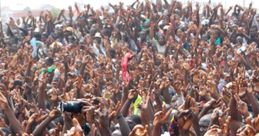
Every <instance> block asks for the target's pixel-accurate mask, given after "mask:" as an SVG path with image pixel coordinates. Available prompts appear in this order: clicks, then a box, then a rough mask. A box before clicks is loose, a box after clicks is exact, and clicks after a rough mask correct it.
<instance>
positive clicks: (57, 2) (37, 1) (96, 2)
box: [0, 0, 259, 10]
mask: <svg viewBox="0 0 259 136" xmlns="http://www.w3.org/2000/svg"><path fill="white" fill-rule="evenodd" d="M119 1H123V2H124V3H125V4H130V3H132V2H133V1H135V0H0V2H1V7H9V8H11V9H12V10H22V9H24V8H25V7H30V8H31V9H35V8H40V7H41V6H42V5H44V4H51V5H54V6H56V7H58V8H67V7H68V6H69V5H73V4H74V3H75V2H77V3H84V4H88V3H89V4H91V5H92V6H93V7H94V8H99V7H100V6H101V5H104V6H105V5H107V4H108V3H109V2H110V3H118V2H119ZM143 1H144V0H143ZM153 1H155V0H153ZM168 1H171V0H168ZM179 1H184V2H186V1H189V0H179ZM191 1H199V2H206V1H209V0H191ZM211 1H212V2H216V3H219V2H221V3H222V4H223V5H226V6H229V5H235V4H240V5H243V2H244V1H245V3H246V6H247V5H248V4H249V3H250V2H251V1H253V3H254V7H259V0H234V2H233V1H230V0H211Z"/></svg>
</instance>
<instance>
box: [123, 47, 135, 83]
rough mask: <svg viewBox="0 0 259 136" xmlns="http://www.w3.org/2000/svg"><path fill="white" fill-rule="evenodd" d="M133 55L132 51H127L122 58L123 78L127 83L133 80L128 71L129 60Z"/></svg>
mask: <svg viewBox="0 0 259 136" xmlns="http://www.w3.org/2000/svg"><path fill="white" fill-rule="evenodd" d="M132 57H133V55H132V54H131V53H129V52H128V53H126V54H125V55H124V57H123V58H122V60H121V67H122V80H123V81H124V83H125V84H128V83H129V82H130V80H131V76H130V75H129V72H128V62H129V60H130V59H131V58H132Z"/></svg>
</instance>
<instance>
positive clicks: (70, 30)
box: [65, 27, 74, 32]
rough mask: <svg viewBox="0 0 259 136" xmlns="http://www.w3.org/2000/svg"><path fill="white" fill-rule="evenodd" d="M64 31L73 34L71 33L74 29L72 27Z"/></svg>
mask: <svg viewBox="0 0 259 136" xmlns="http://www.w3.org/2000/svg"><path fill="white" fill-rule="evenodd" d="M65 31H68V32H73V31H74V28H73V27H67V28H66V29H65Z"/></svg>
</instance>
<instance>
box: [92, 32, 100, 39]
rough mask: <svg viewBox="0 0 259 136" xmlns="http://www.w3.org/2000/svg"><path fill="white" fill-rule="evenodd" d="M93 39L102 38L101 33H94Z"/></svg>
mask: <svg viewBox="0 0 259 136" xmlns="http://www.w3.org/2000/svg"><path fill="white" fill-rule="evenodd" d="M94 37H96V38H102V36H101V33H99V32H97V33H95V35H94Z"/></svg>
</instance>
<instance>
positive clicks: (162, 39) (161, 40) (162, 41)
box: [158, 36, 166, 45]
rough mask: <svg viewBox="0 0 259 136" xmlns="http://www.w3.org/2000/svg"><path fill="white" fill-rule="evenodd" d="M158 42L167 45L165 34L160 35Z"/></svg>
mask: <svg viewBox="0 0 259 136" xmlns="http://www.w3.org/2000/svg"><path fill="white" fill-rule="evenodd" d="M158 42H159V44H160V45H165V43H166V41H165V38H164V36H159V37H158Z"/></svg>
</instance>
